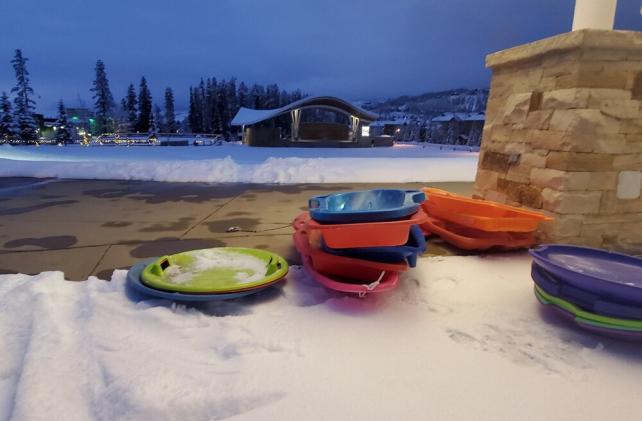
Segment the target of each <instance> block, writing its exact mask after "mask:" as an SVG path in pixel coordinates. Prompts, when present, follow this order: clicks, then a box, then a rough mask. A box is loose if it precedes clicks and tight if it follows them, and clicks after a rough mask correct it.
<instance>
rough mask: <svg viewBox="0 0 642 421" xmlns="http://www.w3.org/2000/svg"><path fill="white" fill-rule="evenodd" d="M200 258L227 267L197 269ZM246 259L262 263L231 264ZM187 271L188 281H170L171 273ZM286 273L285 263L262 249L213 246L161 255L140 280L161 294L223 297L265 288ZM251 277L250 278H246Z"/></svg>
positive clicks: (147, 268) (286, 266) (279, 257)
mask: <svg viewBox="0 0 642 421" xmlns="http://www.w3.org/2000/svg"><path fill="white" fill-rule="evenodd" d="M199 256H206V258H208V257H207V256H209V258H211V257H212V256H215V257H216V258H219V259H220V260H223V261H224V260H225V259H226V258H227V259H228V260H230V262H232V263H230V264H229V265H227V264H221V263H219V264H217V265H215V266H212V267H208V268H206V269H201V270H199V269H198V263H199V261H198V260H199ZM244 258H249V259H250V260H251V261H252V262H255V263H259V262H258V261H257V260H256V259H258V260H259V261H260V262H262V263H263V264H264V268H261V269H260V270H254V269H258V267H260V266H263V265H256V268H248V267H242V266H239V265H236V266H235V265H234V263H233V262H234V261H237V262H238V261H239V259H240V260H243V259H244ZM182 269H185V270H188V271H189V272H191V273H187V274H185V273H184V274H183V276H184V277H186V278H187V279H183V280H181V281H180V282H177V281H176V280H174V281H172V276H173V273H172V272H173V271H174V270H182ZM287 273H288V264H287V262H286V261H285V259H283V257H281V256H279V255H278V254H275V253H271V252H269V251H265V250H258V249H251V248H243V247H216V248H212V249H203V250H191V251H186V252H183V253H178V254H173V255H170V256H163V257H161V258H159V259H158V260H156V261H154V262H153V263H151V264H149V265H147V267H145V269H143V272H142V273H141V281H142V282H143V283H144V284H145V285H147V286H149V287H152V288H156V289H160V290H163V291H171V292H182V293H187V294H224V293H230V292H238V291H246V290H249V289H256V288H260V287H265V286H268V285H270V284H273V283H275V282H277V281H279V280H281V279H282V278H283V277H284V276H285V275H287ZM249 277H251V278H252V279H249V280H248V279H247V278H249Z"/></svg>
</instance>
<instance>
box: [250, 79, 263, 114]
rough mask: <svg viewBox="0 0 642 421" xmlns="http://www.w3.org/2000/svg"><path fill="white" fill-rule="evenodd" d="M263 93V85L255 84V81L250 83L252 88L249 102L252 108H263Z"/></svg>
mask: <svg viewBox="0 0 642 421" xmlns="http://www.w3.org/2000/svg"><path fill="white" fill-rule="evenodd" d="M264 95H265V90H264V88H263V86H261V85H257V84H256V83H255V84H254V85H252V89H251V90H250V104H251V105H252V108H254V109H255V110H260V109H262V108H263V100H264V98H263V97H264Z"/></svg>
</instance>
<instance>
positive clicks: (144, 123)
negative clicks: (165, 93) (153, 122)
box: [136, 76, 152, 133]
mask: <svg viewBox="0 0 642 421" xmlns="http://www.w3.org/2000/svg"><path fill="white" fill-rule="evenodd" d="M151 115H152V94H151V92H149V88H148V87H147V80H146V79H145V76H143V77H142V78H141V79H140V88H139V90H138V124H137V127H136V129H137V130H138V131H139V132H141V133H147V132H148V131H149V122H150V119H151Z"/></svg>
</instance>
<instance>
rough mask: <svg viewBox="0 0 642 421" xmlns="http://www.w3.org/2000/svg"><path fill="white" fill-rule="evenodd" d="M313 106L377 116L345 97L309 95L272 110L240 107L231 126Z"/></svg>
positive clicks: (359, 114) (364, 116)
mask: <svg viewBox="0 0 642 421" xmlns="http://www.w3.org/2000/svg"><path fill="white" fill-rule="evenodd" d="M314 106H330V107H334V108H338V109H340V110H343V111H345V112H347V113H350V114H352V115H354V116H356V117H359V118H360V119H362V120H366V121H373V120H376V119H377V117H378V115H377V114H375V113H373V112H370V111H367V110H364V109H363V108H361V107H358V106H356V105H355V104H352V103H351V102H349V101H346V100H345V99H341V98H337V97H333V96H311V97H306V98H303V99H300V100H298V101H294V102H293V103H291V104H288V105H285V106H283V107H281V108H275V109H272V110H253V109H251V108H240V109H239V111H238V112H237V113H236V115H235V116H234V118H233V119H232V123H231V124H232V125H233V126H247V125H250V124H256V123H259V122H261V121H265V120H269V119H271V118H274V117H278V116H279V115H281V114H285V113H289V112H290V111H292V110H295V109H297V108H302V107H314Z"/></svg>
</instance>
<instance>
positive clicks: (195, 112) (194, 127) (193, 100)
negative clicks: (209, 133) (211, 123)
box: [188, 86, 203, 133]
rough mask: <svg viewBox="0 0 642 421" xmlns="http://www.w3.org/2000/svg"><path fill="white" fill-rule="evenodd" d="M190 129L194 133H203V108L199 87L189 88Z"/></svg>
mask: <svg viewBox="0 0 642 421" xmlns="http://www.w3.org/2000/svg"><path fill="white" fill-rule="evenodd" d="M189 98H190V100H189V116H188V122H189V128H190V131H191V132H192V133H203V116H202V115H203V108H202V103H201V101H200V98H199V89H198V87H196V88H192V87H191V86H190V88H189Z"/></svg>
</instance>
